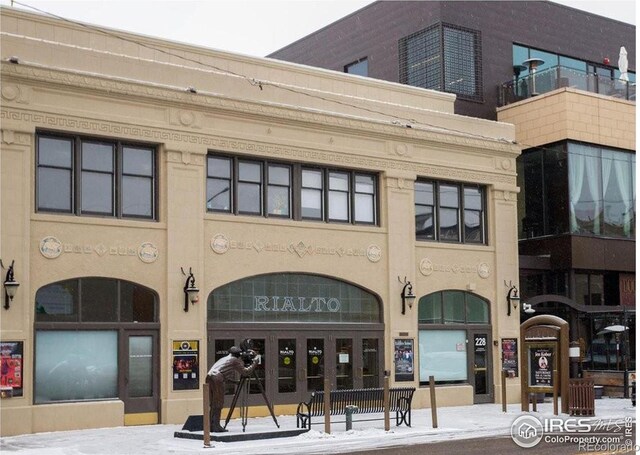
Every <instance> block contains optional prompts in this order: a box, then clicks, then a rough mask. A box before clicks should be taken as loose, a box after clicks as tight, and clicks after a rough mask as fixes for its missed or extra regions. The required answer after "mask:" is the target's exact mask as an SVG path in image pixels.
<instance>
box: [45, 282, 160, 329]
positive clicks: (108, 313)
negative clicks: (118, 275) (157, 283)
mask: <svg viewBox="0 0 640 455" xmlns="http://www.w3.org/2000/svg"><path fill="white" fill-rule="evenodd" d="M35 312H36V317H35V319H36V322H157V321H158V310H157V296H156V294H155V292H153V291H152V290H151V289H148V288H146V287H144V286H140V285H139V284H135V283H132V282H129V281H124V280H114V279H112V278H76V279H73V280H66V281H59V282H57V283H52V284H48V285H46V286H43V287H41V288H40V289H38V292H37V293H36V306H35Z"/></svg>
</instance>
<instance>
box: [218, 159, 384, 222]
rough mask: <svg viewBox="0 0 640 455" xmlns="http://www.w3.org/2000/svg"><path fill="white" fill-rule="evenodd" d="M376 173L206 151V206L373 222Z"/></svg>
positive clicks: (236, 211) (297, 217)
mask: <svg viewBox="0 0 640 455" xmlns="http://www.w3.org/2000/svg"><path fill="white" fill-rule="evenodd" d="M377 185H378V178H377V176H376V175H375V174H371V173H366V172H359V171H352V170H347V169H324V168H319V167H310V166H305V165H302V164H297V163H279V162H272V161H265V160H256V159H250V158H246V159H245V158H239V157H229V156H222V155H217V154H210V155H209V156H208V161H207V211H209V212H226V213H231V214H235V215H257V216H266V217H279V218H289V219H295V220H317V221H325V222H337V223H351V224H377V223H378V205H377V198H378V195H377Z"/></svg>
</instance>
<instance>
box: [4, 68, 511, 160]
mask: <svg viewBox="0 0 640 455" xmlns="http://www.w3.org/2000/svg"><path fill="white" fill-rule="evenodd" d="M2 73H3V78H6V76H13V77H15V78H21V79H26V80H31V81H38V82H40V83H45V84H55V85H62V86H66V87H74V88H77V89H79V90H83V91H84V90H92V91H100V92H103V93H105V94H109V95H110V96H113V95H120V96H123V97H126V98H127V99H131V97H141V98H153V99H155V100H160V101H161V102H163V103H170V104H173V105H176V104H179V105H180V108H181V109H186V108H187V107H188V108H190V109H196V108H200V109H202V108H206V109H212V108H213V109H216V110H226V111H232V112H235V113H236V115H237V114H241V115H245V116H246V115H255V116H264V117H268V118H271V119H279V120H287V121H296V122H306V123H317V124H321V125H323V126H328V127H332V128H336V127H339V128H347V129H355V130H361V131H366V132H367V134H368V135H371V134H379V135H385V136H396V137H397V136H401V137H402V140H403V141H408V140H413V141H420V142H421V145H428V144H425V142H427V143H429V142H430V143H432V144H436V145H439V146H443V145H445V146H446V147H447V148H450V149H456V148H462V149H467V150H468V149H475V150H478V149H481V150H490V151H492V152H493V153H498V154H503V155H504V154H507V155H514V154H517V153H519V151H520V148H519V147H518V146H516V145H515V144H511V143H508V142H499V141H496V140H491V139H489V138H486V139H485V138H479V137H472V136H468V135H457V134H451V133H442V132H436V131H431V130H428V129H426V128H427V127H421V126H420V125H419V124H417V125H414V126H413V127H412V128H405V127H402V126H398V125H392V124H391V122H389V123H388V124H387V123H385V122H382V121H380V120H366V119H360V118H358V117H353V116H347V115H341V114H337V115H335V114H333V115H332V114H328V113H324V112H320V111H317V110H313V109H305V108H301V107H298V106H296V107H295V109H293V108H291V107H289V106H286V105H278V104H276V103H269V102H255V101H251V100H246V99H244V100H243V99H238V98H231V97H228V96H226V95H223V94H210V95H207V94H192V93H187V92H183V91H179V90H177V89H174V90H172V89H171V88H167V87H166V86H160V85H153V84H152V83H149V84H145V83H144V82H139V81H134V80H128V79H118V78H115V77H112V78H106V77H101V76H100V75H93V74H90V73H87V74H79V73H72V72H67V71H62V70H54V69H50V68H39V67H34V66H29V65H14V64H7V63H4V62H3V63H2ZM182 112H185V111H182ZM174 122H175V123H180V124H182V125H183V126H192V127H194V126H195V127H196V128H197V126H198V122H197V119H196V118H194V119H192V118H191V117H190V116H189V115H188V114H183V115H182V116H181V117H178V118H177V122H176V121H175V120H174ZM389 139H390V138H389ZM405 150H406V148H405V149H403V147H400V148H397V149H396V150H394V152H395V153H396V154H397V155H399V156H402V154H403V152H404V151H405Z"/></svg>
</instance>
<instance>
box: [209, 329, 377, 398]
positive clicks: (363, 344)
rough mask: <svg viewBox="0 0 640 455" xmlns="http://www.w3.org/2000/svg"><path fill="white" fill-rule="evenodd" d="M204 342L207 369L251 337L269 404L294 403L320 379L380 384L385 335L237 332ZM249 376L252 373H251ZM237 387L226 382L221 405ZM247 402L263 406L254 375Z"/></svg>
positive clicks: (340, 385) (345, 385) (343, 385)
mask: <svg viewBox="0 0 640 455" xmlns="http://www.w3.org/2000/svg"><path fill="white" fill-rule="evenodd" d="M211 333H212V334H214V333H215V336H211V337H210V338H209V340H208V344H207V346H208V355H207V369H209V368H211V365H213V363H215V361H216V360H219V359H220V358H221V357H224V356H225V355H227V354H228V352H229V349H230V347H231V346H234V345H235V346H239V345H240V343H241V342H242V340H243V339H245V338H251V339H252V340H253V346H254V349H255V350H256V352H258V353H259V355H260V362H259V364H258V367H257V368H256V370H255V376H257V377H258V378H259V380H260V382H261V384H262V385H263V386H264V390H265V393H266V395H267V397H268V399H269V401H270V402H271V404H297V403H300V402H301V401H306V400H308V399H309V396H310V394H311V393H312V392H314V391H316V390H324V380H325V378H328V379H329V380H330V387H331V389H332V390H335V389H351V388H364V387H367V388H370V387H382V374H383V371H382V369H383V365H384V362H383V354H382V352H383V346H384V342H383V338H382V333H381V332H371V331H362V333H360V332H357V331H354V332H346V331H339V332H338V331H334V332H328V331H322V330H313V331H311V330H310V331H302V330H296V331H294V330H287V331H277V332H275V331H272V330H248V329H245V330H241V329H239V330H237V331H233V332H232V331H222V330H218V331H215V332H211ZM252 376H253V375H252ZM235 390H236V385H235V384H234V383H232V382H230V381H227V384H226V389H225V394H226V397H225V404H226V405H227V406H228V405H229V404H230V403H231V399H232V397H233V394H234V393H235ZM249 391H250V393H249V398H248V404H249V405H251V406H254V405H264V399H263V397H262V396H261V394H260V389H259V387H258V385H257V382H256V379H255V377H253V378H252V379H251V385H250V388H249Z"/></svg>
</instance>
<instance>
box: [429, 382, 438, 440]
mask: <svg viewBox="0 0 640 455" xmlns="http://www.w3.org/2000/svg"><path fill="white" fill-rule="evenodd" d="M429 392H430V396H431V426H432V427H433V428H438V407H437V404H436V380H435V378H434V377H433V376H429Z"/></svg>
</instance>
